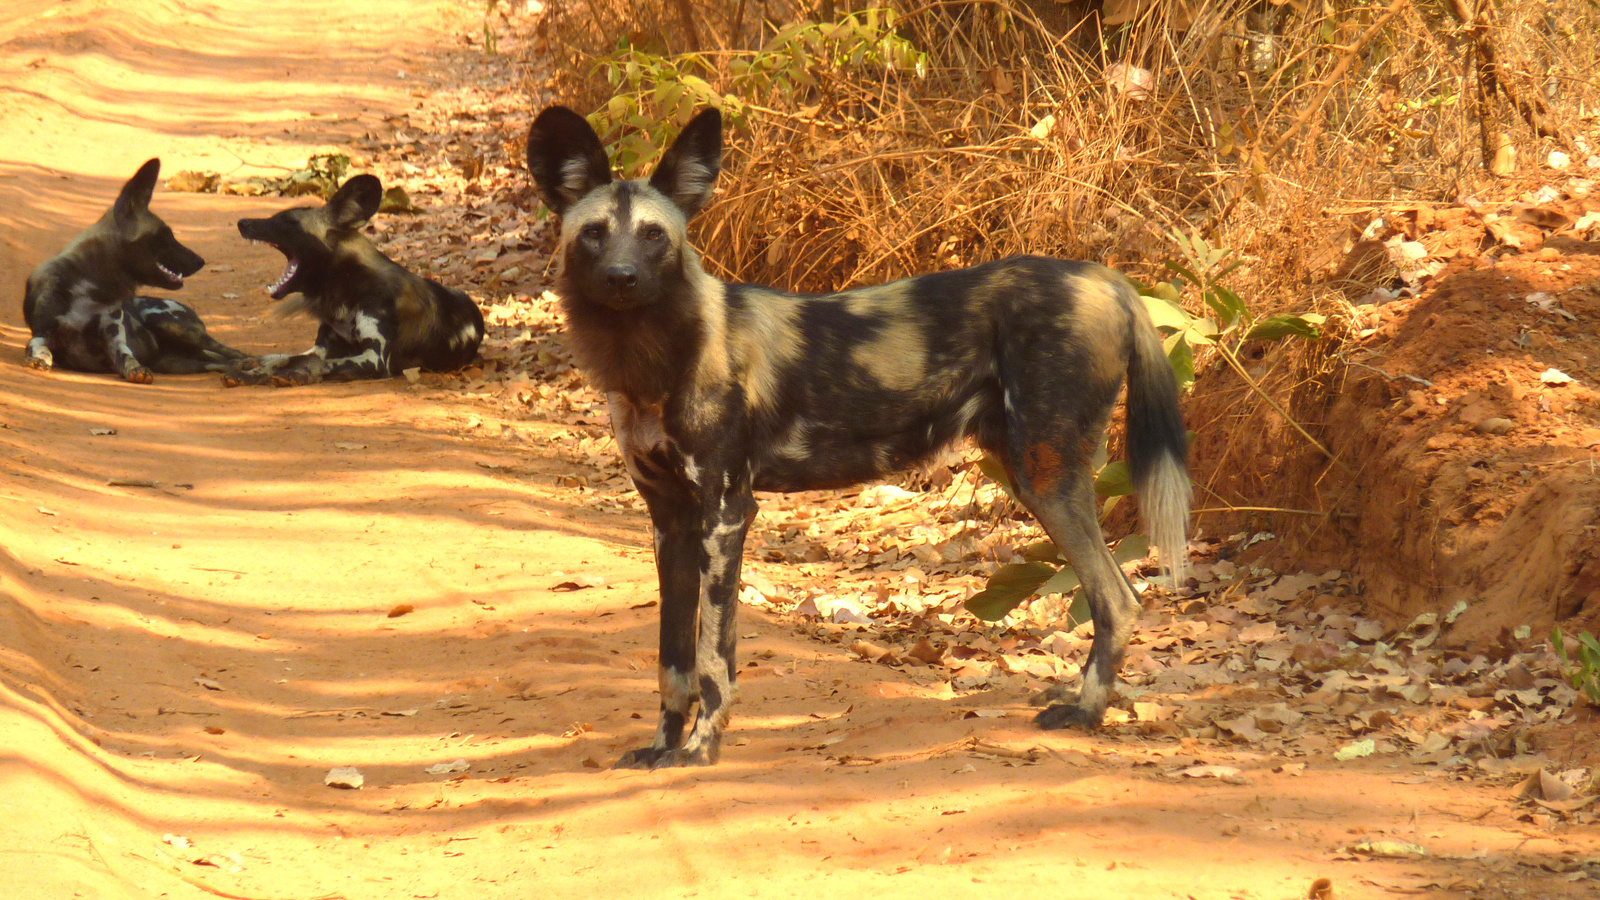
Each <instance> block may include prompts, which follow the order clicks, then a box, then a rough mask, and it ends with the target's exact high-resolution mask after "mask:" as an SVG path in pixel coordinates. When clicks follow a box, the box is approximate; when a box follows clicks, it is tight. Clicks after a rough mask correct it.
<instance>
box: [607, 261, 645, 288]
mask: <svg viewBox="0 0 1600 900" xmlns="http://www.w3.org/2000/svg"><path fill="white" fill-rule="evenodd" d="M638 283H639V273H638V272H637V271H636V270H635V269H634V268H633V266H627V265H617V266H607V267H606V284H609V285H611V286H612V287H614V288H631V287H633V286H634V285H636V284H638Z"/></svg>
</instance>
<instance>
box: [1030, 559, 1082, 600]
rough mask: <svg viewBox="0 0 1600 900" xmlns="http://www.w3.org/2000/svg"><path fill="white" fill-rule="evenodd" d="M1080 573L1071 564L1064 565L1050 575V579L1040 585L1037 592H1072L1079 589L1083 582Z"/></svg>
mask: <svg viewBox="0 0 1600 900" xmlns="http://www.w3.org/2000/svg"><path fill="white" fill-rule="evenodd" d="M1081 583H1082V582H1080V581H1079V580H1078V573H1077V572H1075V571H1073V569H1072V567H1071V566H1062V567H1061V570H1060V571H1058V572H1056V573H1055V574H1054V575H1051V576H1050V580H1049V581H1046V582H1045V583H1044V584H1041V585H1039V589H1038V591H1036V593H1038V594H1040V595H1044V594H1070V593H1072V592H1073V591H1075V590H1077V589H1078V585H1079V584H1081Z"/></svg>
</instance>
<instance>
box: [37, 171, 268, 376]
mask: <svg viewBox="0 0 1600 900" xmlns="http://www.w3.org/2000/svg"><path fill="white" fill-rule="evenodd" d="M160 174H161V160H159V159H152V160H150V161H149V162H146V163H145V164H144V165H142V166H140V167H139V171H138V172H137V173H135V174H134V176H133V177H132V178H130V179H129V180H128V183H127V184H124V185H123V186H122V191H121V193H119V194H118V195H117V199H116V202H115V203H113V204H112V205H111V209H110V210H108V211H107V212H106V214H105V215H103V216H101V217H100V220H99V221H98V222H96V223H94V224H93V225H91V226H89V228H88V229H87V230H85V231H84V232H83V233H82V234H79V235H78V236H77V237H75V238H73V239H72V243H70V244H68V245H67V247H66V249H65V250H62V251H61V252H60V253H59V254H57V255H56V256H54V257H52V258H50V259H47V260H45V261H44V262H42V263H40V264H39V266H38V268H36V269H34V270H33V274H31V275H29V276H28V286H27V290H26V293H24V294H23V298H22V315H23V318H24V319H26V320H27V322H28V327H29V329H31V330H32V332H33V336H32V337H31V338H30V339H29V340H28V348H27V350H26V357H25V358H26V359H27V363H28V365H29V366H32V367H33V368H35V369H49V368H51V367H53V366H60V367H62V368H63V369H73V370H76V371H79V372H115V373H117V374H118V375H121V376H122V377H123V378H125V379H127V380H128V381H133V382H137V383H139V384H149V383H150V382H151V381H154V380H155V376H154V373H157V372H159V373H161V374H163V375H187V374H193V373H196V372H208V371H210V372H215V371H221V370H223V369H225V368H228V367H230V366H233V365H236V364H237V363H238V362H239V361H241V360H244V359H247V358H248V357H247V356H246V354H244V353H242V352H240V351H238V350H235V349H233V348H232V347H227V346H224V345H223V344H221V343H219V342H218V341H217V340H216V339H215V338H213V337H211V335H209V334H207V333H206V326H205V324H204V323H202V322H201V321H200V317H199V316H198V315H196V314H195V311H194V310H192V309H190V308H189V307H187V306H185V305H183V304H182V303H179V302H178V301H176V300H166V299H162V298H157V297H140V296H137V294H136V293H135V292H136V291H137V290H138V289H139V288H140V287H158V288H166V289H168V290H177V289H178V288H181V287H183V280H184V279H185V278H187V277H189V276H190V275H193V274H194V273H196V272H198V271H200V267H201V266H204V265H205V264H206V261H205V260H203V259H201V258H200V256H199V254H197V253H195V252H194V251H193V250H190V249H189V248H188V247H185V246H184V245H182V244H180V243H178V239H177V238H176V237H174V236H173V234H172V229H171V228H168V227H167V223H165V222H163V221H161V219H160V217H158V216H157V215H156V214H155V213H153V212H151V211H150V199H151V197H152V196H154V194H155V189H156V179H157V177H158V176H159V175H160Z"/></svg>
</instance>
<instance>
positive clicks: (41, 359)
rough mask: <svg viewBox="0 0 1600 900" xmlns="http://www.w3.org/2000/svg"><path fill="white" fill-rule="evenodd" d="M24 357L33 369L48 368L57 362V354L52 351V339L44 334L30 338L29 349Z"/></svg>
mask: <svg viewBox="0 0 1600 900" xmlns="http://www.w3.org/2000/svg"><path fill="white" fill-rule="evenodd" d="M24 359H26V360H27V362H28V367H29V368H31V369H48V368H50V367H52V366H54V365H55V364H56V358H55V356H54V355H53V354H52V353H51V352H50V339H49V338H47V337H45V336H44V335H42V334H35V335H34V336H33V337H31V338H29V339H28V349H27V350H26V351H25V355H24Z"/></svg>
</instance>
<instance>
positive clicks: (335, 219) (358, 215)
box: [328, 175, 383, 229]
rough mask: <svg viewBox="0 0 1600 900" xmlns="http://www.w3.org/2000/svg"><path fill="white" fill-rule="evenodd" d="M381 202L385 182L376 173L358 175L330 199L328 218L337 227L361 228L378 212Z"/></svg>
mask: <svg viewBox="0 0 1600 900" xmlns="http://www.w3.org/2000/svg"><path fill="white" fill-rule="evenodd" d="M381 203H383V182H381V181H379V180H378V178H377V176H376V175H357V176H356V177H354V178H352V179H350V180H349V181H346V182H345V183H344V186H343V187H341V188H339V190H338V192H337V193H335V194H334V195H333V197H331V198H330V199H329V200H328V219H329V221H330V222H332V224H333V227H335V228H342V229H351V228H360V227H361V226H362V225H364V224H366V221H367V220H368V219H370V218H372V217H373V216H375V215H377V214H378V206H379V204H381Z"/></svg>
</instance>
